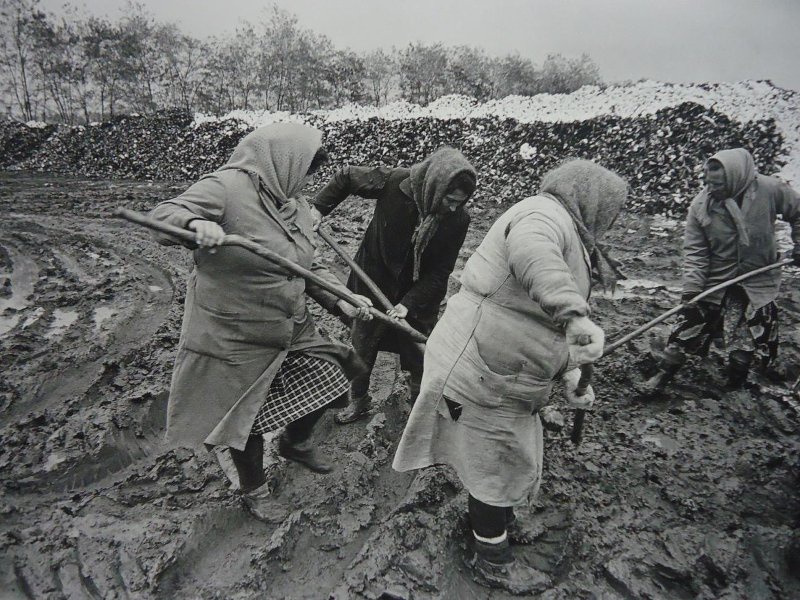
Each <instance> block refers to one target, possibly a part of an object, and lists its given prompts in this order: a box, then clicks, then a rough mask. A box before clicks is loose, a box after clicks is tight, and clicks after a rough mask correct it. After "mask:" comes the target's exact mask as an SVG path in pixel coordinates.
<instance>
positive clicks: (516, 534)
mask: <svg viewBox="0 0 800 600" xmlns="http://www.w3.org/2000/svg"><path fill="white" fill-rule="evenodd" d="M506 531H507V532H508V541H509V542H510V543H511V544H513V545H516V546H530V545H531V544H533V543H534V542H535V541H536V539H537V538H539V537H541V536H542V534H544V532H545V531H546V529H545V527H544V525H542V523H540V522H538V521H534V520H533V519H531V518H529V517H527V516H525V515H523V514H518V513H517V512H516V511H514V509H513V508H512V507H510V506H509V507H506Z"/></svg>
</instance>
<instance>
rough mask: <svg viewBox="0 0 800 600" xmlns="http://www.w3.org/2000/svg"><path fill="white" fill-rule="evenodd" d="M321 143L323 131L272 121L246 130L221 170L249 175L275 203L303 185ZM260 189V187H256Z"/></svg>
mask: <svg viewBox="0 0 800 600" xmlns="http://www.w3.org/2000/svg"><path fill="white" fill-rule="evenodd" d="M321 145H322V132H321V131H320V130H318V129H315V128H314V127H309V126H308V125H302V124H300V123H272V124H270V125H264V126H263V127H259V128H258V129H255V130H253V131H251V132H250V133H248V134H247V135H246V136H244V137H243V138H242V140H241V141H240V142H239V145H238V146H236V148H235V149H234V151H233V154H231V157H230V159H229V160H228V162H227V163H225V164H224V165H223V166H222V167H220V169H219V170H220V171H222V170H225V169H240V170H242V171H246V172H247V173H249V174H250V177H251V178H252V179H253V181H254V184H255V183H256V182H258V184H259V185H257V186H256V189H259V188H263V190H265V191H266V193H267V194H269V196H270V197H271V198H272V200H273V201H274V202H275V203H276V204H277V205H278V206H281V205H282V204H284V203H286V202H288V201H289V199H291V198H294V197H295V196H297V194H298V193H299V192H300V190H301V189H302V188H303V184H304V183H305V178H306V175H307V174H308V167H309V166H311V161H312V160H313V158H314V155H315V154H316V153H317V150H319V148H320V146H321ZM259 191H261V189H259Z"/></svg>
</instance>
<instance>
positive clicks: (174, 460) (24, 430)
mask: <svg viewBox="0 0 800 600" xmlns="http://www.w3.org/2000/svg"><path fill="white" fill-rule="evenodd" d="M183 187H184V186H182V185H179V184H148V183H138V182H100V181H82V180H69V179H63V178H59V179H55V178H53V179H48V178H46V177H41V176H36V177H31V176H27V175H22V174H17V175H13V176H11V175H4V176H2V186H1V187H0V214H1V215H2V219H1V220H0V369H1V372H2V376H0V414H1V415H2V417H1V418H2V421H0V423H1V425H0V479H1V480H2V491H0V494H2V495H1V496H0V589H2V590H3V592H2V594H1V595H2V597H3V598H47V599H50V598H53V599H55V598H69V599H73V598H75V599H77V598H91V599H96V598H119V599H125V598H144V599H147V598H157V599H168V598H220V599H221V598H238V599H246V598H328V597H334V598H337V599H345V598H379V597H383V598H447V599H450V598H452V599H461V598H505V597H506V596H505V595H503V594H501V593H497V592H490V591H488V590H485V589H484V588H481V587H479V586H477V585H475V584H473V583H472V582H471V580H470V579H469V576H468V574H467V573H466V572H465V568H464V567H463V564H462V561H463V558H464V556H465V555H466V552H467V549H466V547H465V545H464V542H463V536H462V533H463V532H464V530H465V527H466V523H465V519H464V509H465V505H466V503H465V494H464V492H463V491H462V490H461V489H460V486H459V484H458V481H457V480H456V479H454V478H453V476H452V475H451V474H450V473H448V472H447V471H446V470H444V469H431V470H428V471H426V472H423V473H421V474H419V475H418V476H416V477H415V476H414V475H413V474H399V473H395V472H393V471H392V470H391V468H390V464H391V458H392V455H393V451H394V447H395V444H396V442H397V439H398V438H399V435H400V432H401V430H402V427H403V424H404V421H405V418H406V415H407V413H408V410H409V407H408V405H407V396H406V387H405V381H404V379H403V377H402V375H398V373H397V365H396V362H395V360H394V359H393V357H391V356H382V357H381V359H380V363H379V366H378V368H377V369H376V372H375V374H374V376H373V391H374V395H375V397H376V400H377V408H376V410H375V412H374V415H373V416H372V418H371V419H369V420H367V421H362V422H360V423H358V424H354V425H349V426H344V427H340V426H336V425H334V424H333V422H332V420H331V418H330V417H329V416H328V417H326V419H324V420H323V422H322V426H321V427H320V428H319V431H318V432H317V434H316V435H317V437H316V439H317V440H318V442H319V444H321V446H322V447H323V448H324V450H325V451H326V452H327V453H329V454H330V455H331V456H335V457H336V458H337V468H336V471H335V472H334V473H333V474H332V475H329V476H318V475H313V474H310V473H309V472H307V471H304V470H303V469H302V468H299V467H297V466H296V465H290V464H287V463H286V462H285V461H283V460H282V459H279V458H277V456H276V454H275V451H274V449H273V447H272V444H267V448H268V449H267V452H268V454H269V456H268V458H269V460H268V464H269V477H270V481H271V482H272V485H273V489H274V494H275V499H276V510H275V519H274V523H270V524H265V523H261V522H258V521H256V520H254V519H253V518H252V517H250V516H249V514H248V513H246V512H245V511H244V509H243V508H242V506H241V504H240V501H239V498H238V496H237V493H236V490H235V489H233V486H231V484H230V483H229V481H228V480H227V478H226V477H225V475H224V470H223V468H221V466H220V464H219V463H218V459H217V457H216V455H214V454H206V453H203V454H193V453H191V452H188V451H185V450H175V449H170V448H167V447H165V446H164V444H163V442H162V437H163V430H164V413H165V405H166V397H167V389H168V384H169V376H170V372H171V368H172V360H173V358H174V351H175V344H176V342H177V338H178V331H179V324H180V317H181V310H182V302H183V293H184V292H183V290H184V280H185V276H186V274H187V272H188V270H189V267H190V257H189V253H188V252H187V251H185V250H182V249H175V248H163V247H160V246H157V245H156V244H154V243H153V242H151V241H150V239H149V236H148V234H147V233H146V232H145V231H143V230H140V229H138V228H136V227H134V226H132V225H129V224H127V223H123V222H120V221H118V220H115V219H113V218H111V217H110V212H111V210H112V209H113V208H114V207H116V206H119V205H125V206H127V207H129V208H134V209H140V210H143V209H147V208H149V207H150V206H152V205H153V204H154V203H155V202H156V201H158V200H160V199H163V198H166V197H169V196H171V195H174V194H175V193H177V192H178V191H179V190H181V189H182V188H183ZM501 209H502V207H499V206H498V207H495V206H492V205H491V204H489V205H484V206H483V207H482V210H481V212H480V213H479V214H478V215H477V216H476V218H475V219H474V222H473V226H472V228H471V231H470V234H469V237H468V239H467V242H466V244H465V246H464V249H463V251H462V257H461V259H460V264H459V268H460V267H461V266H462V265H463V261H464V260H465V259H466V257H467V256H468V255H469V254H470V252H471V251H472V250H473V249H474V248H475V246H476V245H477V243H478V242H479V240H480V239H481V237H482V235H483V233H484V232H485V231H486V229H487V228H488V226H489V224H490V223H491V220H492V219H493V218H494V216H495V215H496V214H497V211H499V210H501ZM369 211H370V205H369V203H368V202H359V201H357V200H350V201H349V202H348V203H347V204H346V205H345V206H343V207H342V209H340V211H339V213H338V215H337V216H336V217H335V218H333V219H330V221H329V225H330V226H331V227H332V229H333V230H334V232H335V237H337V238H338V239H339V240H340V241H341V242H342V243H343V244H344V246H345V248H347V249H348V250H351V251H354V250H355V247H356V245H357V240H358V236H359V235H360V234H361V233H362V232H363V229H364V227H365V225H366V218H367V217H368V214H369ZM620 221H621V222H620V223H619V224H618V226H617V228H616V229H615V231H614V232H613V233H612V235H611V240H610V241H611V246H612V248H613V249H614V250H615V252H616V255H617V256H618V257H619V258H620V259H622V261H623V263H624V264H625V268H626V270H627V271H628V273H629V274H630V276H631V277H633V278H635V279H637V280H641V281H640V282H638V283H639V284H638V285H629V286H627V287H626V288H624V289H623V290H621V292H618V293H617V294H616V295H613V296H612V295H610V294H600V295H598V296H597V298H596V299H595V301H594V306H595V311H596V314H597V316H598V320H599V322H600V323H601V324H602V325H603V326H604V328H605V329H606V331H607V334H608V336H609V338H611V339H613V338H614V336H616V335H619V334H621V333H624V332H627V331H628V330H630V329H632V328H633V327H635V326H636V325H639V324H641V323H643V322H645V321H646V320H648V319H650V318H652V317H654V316H656V315H657V314H659V313H660V312H662V311H664V310H666V309H667V308H669V307H671V306H672V305H673V304H674V303H675V302H676V300H677V293H676V286H677V285H678V284H679V281H678V268H679V257H680V252H679V244H680V227H679V226H678V227H675V226H674V225H673V224H670V223H666V224H665V223H663V222H654V221H652V220H651V219H649V218H648V219H644V218H639V217H637V216H635V215H627V216H625V217H624V218H622V219H620ZM326 258H327V259H328V260H330V261H331V264H333V266H334V267H336V268H338V269H340V271H342V272H343V269H342V265H341V263H340V262H339V261H336V260H334V259H333V256H332V255H331V254H330V253H326ZM799 280H800V277H799V276H798V272H797V270H794V271H787V272H786V274H785V285H784V290H783V292H782V293H781V296H780V300H779V303H780V306H781V308H782V310H783V315H784V321H783V330H782V335H783V346H782V357H781V361H780V364H779V365H777V368H776V369H775V371H774V372H771V373H768V374H765V375H758V376H753V377H751V383H752V385H751V386H750V387H749V388H748V389H746V390H744V391H741V392H736V393H728V394H726V393H723V392H722V382H723V377H722V374H721V368H720V366H721V358H722V354H721V353H720V352H719V351H715V352H714V353H712V355H711V356H710V357H709V358H707V359H704V360H695V361H694V362H693V368H691V369H686V370H685V371H684V372H683V373H682V374H681V375H680V376H679V377H678V379H677V381H676V383H675V385H674V386H673V388H672V390H671V391H670V393H669V394H668V395H666V396H665V397H664V398H660V399H657V400H655V401H651V402H644V401H643V400H642V399H641V397H639V396H638V395H637V393H636V392H635V388H636V384H637V383H638V382H639V381H641V379H642V377H643V376H645V375H647V373H648V370H649V369H652V366H653V359H652V356H651V352H650V349H651V347H653V348H655V349H656V352H657V349H658V347H659V340H660V335H662V334H663V332H664V331H665V330H664V329H662V330H660V331H656V332H653V333H652V334H651V335H647V336H645V337H644V338H640V339H639V340H636V341H635V342H633V343H631V344H629V345H628V346H627V347H626V348H625V349H622V350H620V351H619V352H617V353H616V354H614V355H612V356H611V357H610V358H608V359H607V360H605V361H603V362H602V363H600V364H599V365H598V367H597V371H596V376H595V389H596V390H597V393H598V396H599V401H598V405H597V407H596V409H595V410H594V411H593V412H592V413H591V414H590V415H589V416H588V418H587V424H586V431H585V435H584V441H583V443H582V445H581V446H580V447H578V448H577V449H576V448H574V447H573V446H572V444H571V443H570V441H569V426H570V425H571V415H569V414H568V413H567V412H566V411H564V412H565V416H566V422H567V428H565V429H564V430H562V431H560V432H554V433H553V432H548V434H547V441H546V451H545V452H546V454H545V460H546V467H545V469H546V472H545V478H544V482H543V485H542V490H541V493H540V495H539V497H538V498H537V499H536V500H535V501H534V502H533V503H532V505H531V508H530V510H531V512H532V513H533V516H534V518H535V519H537V521H538V523H539V524H540V526H541V531H542V533H541V536H540V538H539V539H538V540H537V543H536V544H535V545H533V546H530V547H520V548H519V549H518V552H519V553H520V555H521V556H522V557H523V560H525V561H527V562H528V563H530V564H533V565H536V566H537V567H539V568H541V569H543V570H545V571H547V572H548V573H549V574H550V575H551V577H552V579H553V586H552V588H551V589H550V590H548V591H547V592H545V594H544V596H543V597H546V598H551V599H556V598H565V599H566V598H792V597H800V579H799V578H798V577H800V576H798V572H800V565H799V564H798V562H800V559H798V552H799V551H800V550H798V549H800V539H799V536H798V517H799V516H800V491H799V490H798V479H799V476H800V458H799V457H800V413H798V406H799V405H798V402H797V398H796V397H794V398H792V396H791V395H790V392H789V387H790V386H791V384H792V383H793V382H794V381H795V380H796V379H797V378H798V375H800V366H799V365H800V329H798V323H800V291H799V290H798V281H799ZM634 283H636V282H634ZM455 286H456V282H455V279H454V281H453V286H452V287H453V289H455ZM317 313H319V311H317ZM323 326H324V327H325V328H326V330H327V331H328V332H329V333H330V334H331V335H334V336H344V335H345V331H344V329H343V328H342V327H341V326H340V325H339V324H338V323H337V322H336V321H334V320H332V319H330V318H325V319H323ZM556 402H557V403H558V402H560V400H558V399H556ZM219 462H220V463H221V464H222V465H223V466H224V467H226V468H229V466H230V465H229V461H228V460H227V457H226V456H225V455H224V453H223V454H222V455H221V456H220V457H219Z"/></svg>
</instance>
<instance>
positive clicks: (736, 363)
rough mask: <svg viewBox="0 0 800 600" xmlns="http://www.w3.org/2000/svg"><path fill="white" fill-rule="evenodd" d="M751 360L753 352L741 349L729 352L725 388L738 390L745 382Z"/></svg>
mask: <svg viewBox="0 0 800 600" xmlns="http://www.w3.org/2000/svg"><path fill="white" fill-rule="evenodd" d="M751 362H753V353H752V352H745V351H743V350H736V351H734V352H731V354H730V357H729V359H728V373H727V374H728V381H727V382H726V383H725V389H726V390H729V391H733V390H740V389H742V388H743V387H744V384H745V383H746V382H747V374H748V373H749V371H750V363H751Z"/></svg>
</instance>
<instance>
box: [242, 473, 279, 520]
mask: <svg viewBox="0 0 800 600" xmlns="http://www.w3.org/2000/svg"><path fill="white" fill-rule="evenodd" d="M242 502H244V505H245V507H246V508H247V510H248V511H249V512H250V514H251V515H253V516H254V517H255V518H256V519H258V520H259V521H264V522H265V523H281V522H283V520H284V519H286V517H287V516H288V515H289V512H290V511H289V507H288V506H287V505H285V504H282V503H280V502H278V501H276V500H275V498H274V497H273V496H272V490H271V489H270V486H269V483H265V484H263V485H261V486H259V487H257V488H256V489H254V490H251V491H249V492H247V493H244V494H242Z"/></svg>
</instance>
